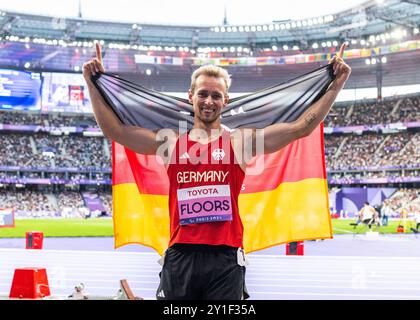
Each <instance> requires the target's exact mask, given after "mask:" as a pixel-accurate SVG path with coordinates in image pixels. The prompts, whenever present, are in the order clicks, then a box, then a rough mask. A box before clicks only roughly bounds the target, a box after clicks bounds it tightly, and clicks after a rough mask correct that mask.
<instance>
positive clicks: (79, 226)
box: [0, 218, 412, 238]
mask: <svg viewBox="0 0 420 320" xmlns="http://www.w3.org/2000/svg"><path fill="white" fill-rule="evenodd" d="M354 221H355V220H341V219H333V220H332V225H333V232H334V234H352V233H365V232H366V231H367V230H368V228H367V227H366V226H363V225H359V226H357V228H356V229H353V226H351V225H350V223H352V222H354ZM398 224H399V221H390V222H389V225H388V226H387V227H380V228H378V229H376V227H372V231H379V232H380V233H396V230H397V225H398ZM410 227H412V225H411V224H410V222H408V223H407V229H408V230H407V231H406V232H409V233H411V231H410ZM27 231H42V232H43V233H44V237H112V236H113V235H114V230H113V224H112V219H109V218H107V219H104V218H98V219H86V220H84V219H56V220H52V219H24V220H15V228H0V238H19V237H25V233H26V232H27Z"/></svg>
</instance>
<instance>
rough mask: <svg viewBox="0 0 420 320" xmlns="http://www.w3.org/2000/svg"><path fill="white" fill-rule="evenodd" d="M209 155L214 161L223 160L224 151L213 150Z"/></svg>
mask: <svg viewBox="0 0 420 320" xmlns="http://www.w3.org/2000/svg"><path fill="white" fill-rule="evenodd" d="M211 155H212V157H213V159H214V160H223V158H224V157H225V151H224V150H223V149H214V151H213V152H212V154H211Z"/></svg>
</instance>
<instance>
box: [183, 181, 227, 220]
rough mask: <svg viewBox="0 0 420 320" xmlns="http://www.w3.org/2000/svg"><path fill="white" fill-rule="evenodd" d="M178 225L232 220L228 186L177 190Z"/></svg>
mask: <svg viewBox="0 0 420 320" xmlns="http://www.w3.org/2000/svg"><path fill="white" fill-rule="evenodd" d="M178 211H179V223H180V224H181V225H187V224H193V223H207V222H219V221H231V220H232V202H231V198H230V188H229V185H215V186H200V187H192V188H185V189H178Z"/></svg>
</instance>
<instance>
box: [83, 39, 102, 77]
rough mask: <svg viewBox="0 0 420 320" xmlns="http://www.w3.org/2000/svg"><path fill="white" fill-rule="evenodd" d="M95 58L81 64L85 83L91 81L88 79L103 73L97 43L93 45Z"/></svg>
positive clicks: (99, 49)
mask: <svg viewBox="0 0 420 320" xmlns="http://www.w3.org/2000/svg"><path fill="white" fill-rule="evenodd" d="M95 49H96V57H95V58H93V59H91V60H89V61H87V62H85V63H84V64H83V76H84V77H85V80H86V81H91V80H90V78H91V77H92V76H95V75H96V74H97V73H98V72H105V68H104V66H103V63H102V52H101V46H100V45H99V43H96V44H95Z"/></svg>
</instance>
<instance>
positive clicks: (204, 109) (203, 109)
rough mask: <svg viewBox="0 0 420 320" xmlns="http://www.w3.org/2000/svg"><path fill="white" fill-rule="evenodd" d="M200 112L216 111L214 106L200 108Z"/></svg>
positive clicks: (209, 112)
mask: <svg viewBox="0 0 420 320" xmlns="http://www.w3.org/2000/svg"><path fill="white" fill-rule="evenodd" d="M201 112H203V113H204V114H212V113H214V112H216V108H201Z"/></svg>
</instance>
